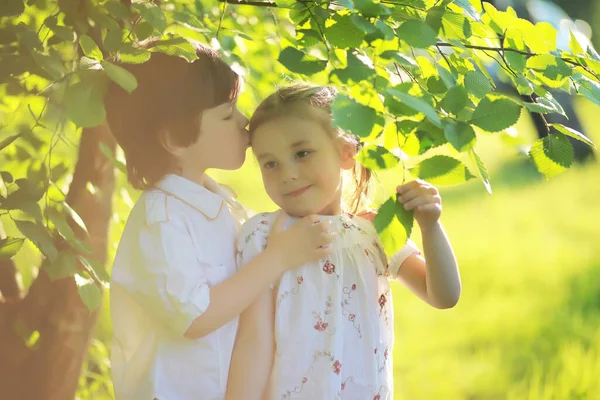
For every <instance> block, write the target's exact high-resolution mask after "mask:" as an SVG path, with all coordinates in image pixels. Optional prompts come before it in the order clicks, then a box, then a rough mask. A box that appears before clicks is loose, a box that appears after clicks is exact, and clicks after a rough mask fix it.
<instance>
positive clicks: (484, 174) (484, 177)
mask: <svg viewBox="0 0 600 400" xmlns="http://www.w3.org/2000/svg"><path fill="white" fill-rule="evenodd" d="M469 156H470V157H471V161H473V163H474V164H475V165H476V166H477V170H478V171H479V177H480V178H481V181H482V182H483V185H484V186H485V190H487V192H488V193H489V194H490V196H491V195H492V183H491V182H490V175H489V174H488V171H487V168H486V166H485V164H484V162H483V160H482V159H481V157H479V154H477V152H476V151H475V148H472V149H471V150H469Z"/></svg>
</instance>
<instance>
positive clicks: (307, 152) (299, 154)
mask: <svg viewBox="0 0 600 400" xmlns="http://www.w3.org/2000/svg"><path fill="white" fill-rule="evenodd" d="M310 153H312V151H310V150H302V151H299V152H297V153H296V157H298V158H305V157H308V156H309V155H310Z"/></svg>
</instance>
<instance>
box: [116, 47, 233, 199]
mask: <svg viewBox="0 0 600 400" xmlns="http://www.w3.org/2000/svg"><path fill="white" fill-rule="evenodd" d="M152 46H153V43H148V44H146V45H145V47H148V48H149V47H152ZM194 47H195V50H196V55H197V56H198V58H197V59H196V60H194V61H193V62H188V61H187V60H185V59H183V58H181V57H178V56H173V55H167V54H164V53H159V52H156V53H152V58H151V59H150V60H148V61H147V62H145V63H143V64H134V65H131V64H129V65H127V64H122V65H121V66H122V67H124V68H126V69H127V70H129V71H130V72H131V73H132V74H133V75H134V76H135V77H136V79H137V82H138V86H137V88H136V89H135V90H134V91H133V93H131V94H129V93H127V92H126V91H125V90H123V89H122V88H120V87H119V86H118V85H116V84H111V86H110V88H109V90H108V93H107V96H106V98H105V105H106V111H107V121H108V125H109V127H110V129H111V131H112V133H113V135H114V136H115V138H116V139H117V142H118V143H119V145H120V146H121V148H122V149H123V152H124V153H125V159H126V161H127V177H128V179H129V182H130V183H131V185H132V186H133V187H135V188H136V189H141V190H144V189H148V188H151V187H153V186H154V185H155V184H156V183H157V182H158V181H159V180H160V179H162V178H163V177H164V176H165V175H167V174H168V173H170V172H174V170H175V169H176V165H174V163H175V160H174V159H173V156H172V155H171V153H169V151H167V149H166V148H165V139H166V138H165V135H166V134H168V135H169V137H168V139H169V140H170V142H171V143H172V144H173V145H176V146H182V147H185V146H190V145H192V144H193V143H195V142H196V140H197V138H198V135H199V132H200V121H201V118H202V111H203V110H206V109H209V108H213V107H216V106H218V105H220V104H223V103H225V102H228V101H233V100H234V99H235V98H236V97H237V96H238V93H239V91H240V86H241V82H240V78H239V76H238V75H237V74H236V73H235V72H233V71H232V70H231V68H230V67H229V66H228V65H227V64H226V63H225V62H224V61H223V60H222V59H221V58H220V57H219V55H218V54H217V53H216V52H215V51H214V50H212V49H211V48H210V47H208V46H206V45H203V44H195V45H194Z"/></svg>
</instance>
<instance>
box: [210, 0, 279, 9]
mask: <svg viewBox="0 0 600 400" xmlns="http://www.w3.org/2000/svg"><path fill="white" fill-rule="evenodd" d="M219 2H220V3H226V4H232V5H236V6H254V7H277V3H275V2H270V1H251V0H219Z"/></svg>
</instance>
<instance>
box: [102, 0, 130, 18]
mask: <svg viewBox="0 0 600 400" xmlns="http://www.w3.org/2000/svg"><path fill="white" fill-rule="evenodd" d="M104 8H106V11H108V12H109V13H110V15H112V16H113V17H116V18H118V19H128V18H129V10H128V9H127V7H126V6H125V5H123V3H121V2H120V1H118V0H109V1H107V2H106V3H104Z"/></svg>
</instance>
